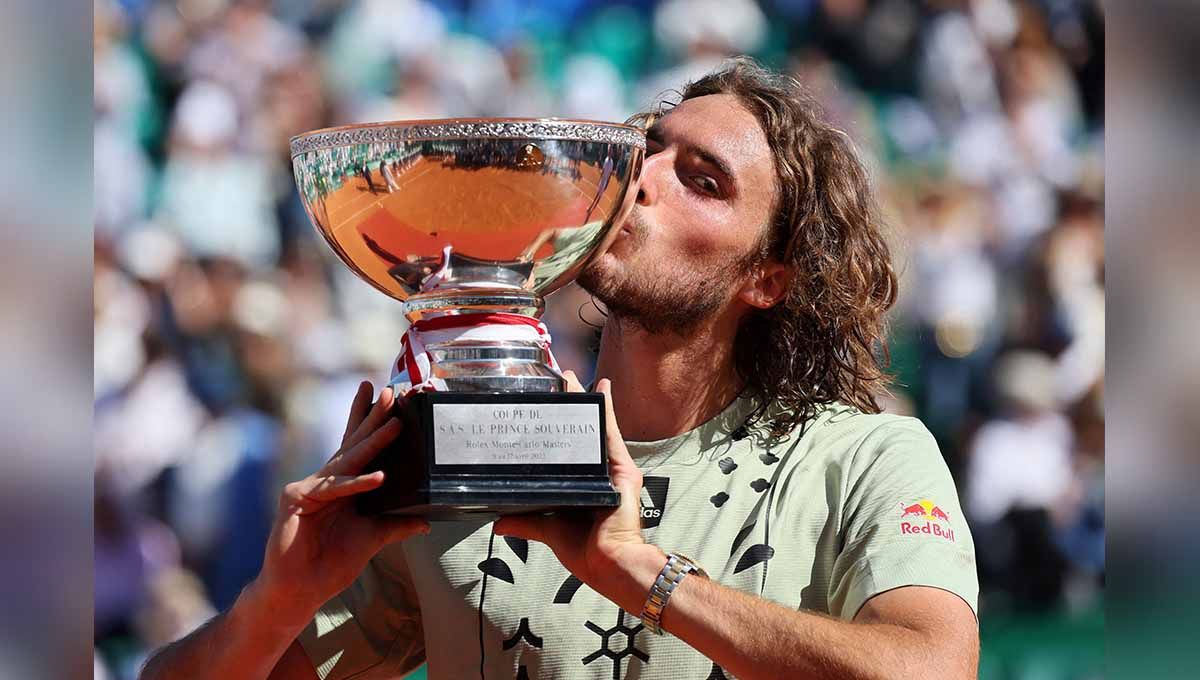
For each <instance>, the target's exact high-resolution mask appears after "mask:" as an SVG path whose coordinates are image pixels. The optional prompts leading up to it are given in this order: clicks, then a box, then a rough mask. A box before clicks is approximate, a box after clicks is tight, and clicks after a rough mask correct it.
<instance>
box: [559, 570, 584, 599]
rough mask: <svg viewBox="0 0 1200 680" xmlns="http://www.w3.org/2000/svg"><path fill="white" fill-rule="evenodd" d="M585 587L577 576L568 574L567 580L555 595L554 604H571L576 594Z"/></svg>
mask: <svg viewBox="0 0 1200 680" xmlns="http://www.w3.org/2000/svg"><path fill="white" fill-rule="evenodd" d="M582 586H583V581H580V580H579V578H578V577H576V576H575V574H568V575H567V580H565V581H563V582H562V585H561V586H559V587H558V592H556V593H554V604H571V599H572V598H574V597H575V593H576V592H577V591H578V590H579V589H580V588H581V587H582Z"/></svg>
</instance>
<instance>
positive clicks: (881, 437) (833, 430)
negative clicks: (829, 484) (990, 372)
mask: <svg viewBox="0 0 1200 680" xmlns="http://www.w3.org/2000/svg"><path fill="white" fill-rule="evenodd" d="M784 446H786V447H787V449H788V450H795V451H796V452H797V453H802V454H803V457H804V458H806V459H809V460H812V459H813V458H814V457H815V458H818V459H822V460H824V461H825V462H827V463H828V464H836V465H839V466H843V467H849V466H854V467H860V466H863V465H869V464H871V462H872V461H874V460H875V459H877V458H879V457H881V456H891V455H897V456H904V457H907V458H919V459H925V458H929V457H931V456H933V457H936V458H937V459H940V458H941V455H940V453H939V452H938V447H937V443H936V441H935V440H934V438H933V435H932V434H931V433H930V432H929V429H928V428H927V427H925V424H924V423H922V422H921V421H920V420H919V419H917V418H914V417H912V416H903V415H897V414H894V413H866V412H864V411H861V410H859V409H858V408H855V407H853V406H849V405H846V404H841V403H834V404H829V405H827V406H825V407H824V408H823V409H822V410H821V411H819V412H818V413H817V415H816V416H815V417H814V418H812V419H811V420H810V421H809V422H807V423H803V424H800V425H797V426H796V427H795V428H794V429H793V431H792V432H791V433H790V434H789V435H788V436H787V437H786V438H785V440H784Z"/></svg>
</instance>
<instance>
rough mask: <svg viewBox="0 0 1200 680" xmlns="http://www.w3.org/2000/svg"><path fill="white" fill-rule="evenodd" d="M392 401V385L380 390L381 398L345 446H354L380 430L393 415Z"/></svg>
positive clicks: (376, 401)
mask: <svg viewBox="0 0 1200 680" xmlns="http://www.w3.org/2000/svg"><path fill="white" fill-rule="evenodd" d="M392 401H393V396H392V388H391V386H390V385H389V386H388V387H385V388H383V389H382V390H379V398H378V399H376V400H375V405H374V406H372V407H371V412H370V413H368V414H367V417H366V418H363V420H362V422H361V423H359V424H358V427H356V428H355V429H354V432H353V434H351V435H350V439H349V440H347V441H346V442H345V444H346V445H348V446H354V445H356V444H358V443H359V442H361V441H362V440H364V439H366V438H367V437H368V436H370V435H371V433H373V432H375V431H376V430H378V429H379V426H380V425H382V424H383V423H384V421H386V420H387V419H388V417H389V416H391V414H392Z"/></svg>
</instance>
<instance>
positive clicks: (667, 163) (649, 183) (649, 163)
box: [637, 150, 673, 206]
mask: <svg viewBox="0 0 1200 680" xmlns="http://www.w3.org/2000/svg"><path fill="white" fill-rule="evenodd" d="M672 155H673V154H672V153H671V152H669V151H666V150H664V151H659V152H658V153H656V154H653V155H650V156H646V159H645V160H644V161H642V176H641V178H640V179H639V180H638V193H637V202H638V205H641V206H649V205H652V204H654V203H655V202H656V201H657V200H658V195H659V191H660V186H659V185H660V184H661V183H662V181H663V179H664V178H665V174H664V173H665V172H666V171H667V170H669V169H670V168H671V167H672V165H673V162H672V160H671V156H672Z"/></svg>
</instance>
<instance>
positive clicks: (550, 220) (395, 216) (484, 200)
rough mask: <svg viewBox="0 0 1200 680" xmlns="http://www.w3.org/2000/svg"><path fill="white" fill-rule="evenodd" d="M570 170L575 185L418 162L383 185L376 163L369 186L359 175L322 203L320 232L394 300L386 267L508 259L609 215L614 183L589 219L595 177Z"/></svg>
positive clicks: (546, 250)
mask: <svg viewBox="0 0 1200 680" xmlns="http://www.w3.org/2000/svg"><path fill="white" fill-rule="evenodd" d="M577 169H578V177H579V179H577V180H574V181H572V179H570V178H569V174H568V173H565V172H564V173H561V174H554V173H542V172H539V171H536V170H534V171H529V170H509V169H503V168H495V167H485V168H481V169H470V170H467V169H457V168H449V167H445V166H444V165H443V164H442V161H441V159H437V158H422V159H420V160H417V161H416V162H415V163H414V162H409V163H404V164H403V165H401V166H398V167H397V166H392V167H391V168H388V170H387V174H388V175H390V177H385V175H384V173H383V172H381V171H380V168H379V164H378V163H375V164H373V169H372V170H371V171H370V176H369V180H368V177H364V176H361V175H360V176H356V177H351V178H347V180H346V181H345V183H344V184H343V185H342V186H341V187H340V188H339V189H338V190H336V191H334V192H332V193H330V194H329V195H328V196H327V197H326V198H325V207H326V210H327V211H328V212H327V214H328V216H329V224H327V225H323V226H325V228H326V229H328V230H329V232H328V233H329V235H330V236H331V237H332V238H333V240H334V241H336V242H337V244H338V246H339V248H340V249H341V251H342V252H344V253H345V256H346V257H347V258H349V259H350V260H351V261H353V263H354V265H355V266H356V267H357V268H359V269H361V270H362V271H363V272H364V273H366V274H367V275H368V277H369V278H371V279H373V280H374V281H375V282H377V283H383V284H385V285H388V286H389V289H391V292H392V293H393V294H399V293H400V291H399V289H398V286H396V284H394V283H393V282H392V281H391V277H390V276H389V275H388V274H387V270H388V268H389V267H390V266H391V263H389V262H388V261H387V259H393V260H394V261H403V260H409V259H412V258H415V257H422V258H424V257H438V256H439V255H440V253H441V251H442V248H443V247H444V246H446V245H448V244H451V243H452V244H453V245H454V247H455V249H456V252H458V253H460V254H463V255H467V256H471V257H477V258H479V259H487V260H515V259H518V257H519V256H520V255H521V253H522V252H523V251H525V250H526V248H528V247H529V246H530V245H531V244H533V243H534V242H535V241H536V240H537V239H538V237H539V235H543V232H544V231H545V230H548V229H555V228H564V227H578V226H581V225H583V224H584V222H585V221H587V220H595V219H597V218H598V217H601V216H604V215H608V214H610V212H611V211H612V210H614V209H615V207H616V201H617V199H618V194H619V192H620V187H621V182H620V181H619V178H617V177H614V178H613V181H611V182H610V183H609V185H608V187H607V189H606V191H605V194H604V196H602V197H601V198H600V200H599V201H598V202H597V204H596V206H595V208H594V209H593V210H592V213H591V216H590V218H589V217H588V216H587V213H588V208H589V206H591V204H592V201H593V200H594V199H595V196H596V192H597V186H598V183H599V181H600V176H601V170H600V168H599V167H596V166H592V165H586V164H583V163H580V164H579V165H578V166H577ZM389 187H390V188H389ZM585 218H586V220H585ZM368 239H369V240H370V241H371V242H372V244H373V247H374V248H375V250H376V251H384V252H386V253H388V254H390V255H391V256H392V257H391V258H386V259H385V258H384V257H381V256H380V255H378V254H376V252H373V250H372V249H371V248H370V247H368V245H367V240H368ZM552 242H553V240H552V239H545V243H544V244H543V245H542V246H540V247H539V248H538V250H537V252H536V253H535V258H542V257H545V256H547V255H549V254H551V253H552V252H553V250H552V248H553V246H552V245H551V244H552ZM393 287H395V288H394V289H393ZM400 296H401V297H402V295H400Z"/></svg>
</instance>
